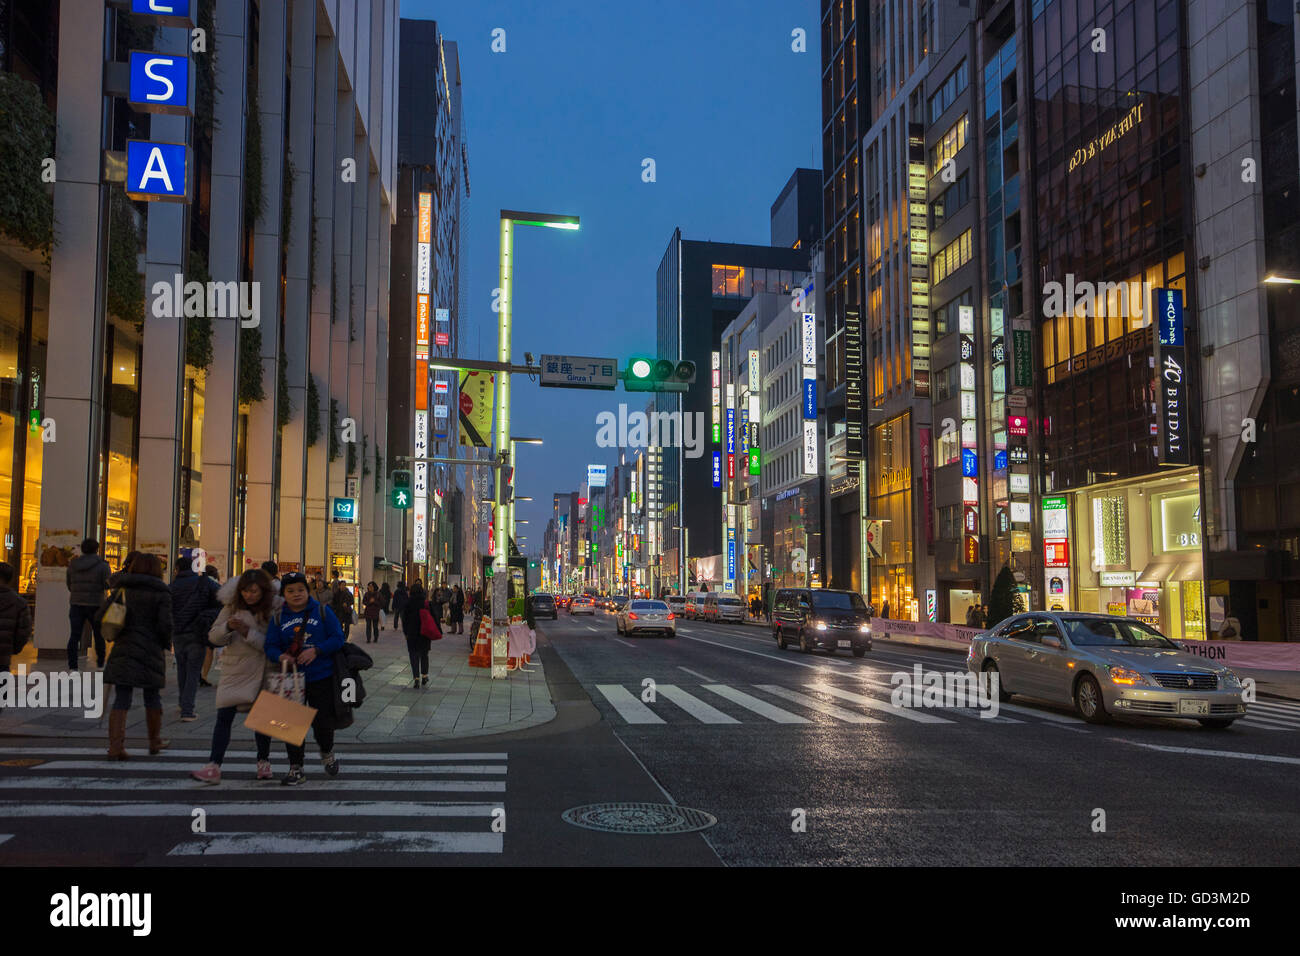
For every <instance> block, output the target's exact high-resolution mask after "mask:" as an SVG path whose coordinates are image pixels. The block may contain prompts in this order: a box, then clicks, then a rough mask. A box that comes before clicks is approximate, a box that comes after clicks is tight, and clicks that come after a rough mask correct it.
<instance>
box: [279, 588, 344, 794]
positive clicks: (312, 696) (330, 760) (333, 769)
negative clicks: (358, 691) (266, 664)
mask: <svg viewBox="0 0 1300 956" xmlns="http://www.w3.org/2000/svg"><path fill="white" fill-rule="evenodd" d="M280 594H281V596H282V597H283V598H284V606H283V607H281V608H280V611H279V613H278V614H277V615H276V616H275V617H272V618H271V624H270V627H268V628H267V631H266V645H265V646H266V656H267V657H268V658H270V659H271V660H272V661H273V662H275V663H277V664H280V663H285V662H292V663H296V664H297V665H298V669H299V670H300V671H301V672H302V675H303V680H304V681H305V682H306V688H305V692H306V697H307V706H308V707H314V708H316V717H315V719H314V720H312V723H311V729H312V735H313V736H314V737H315V738H316V743H317V745H318V746H319V747H320V753H321V760H322V761H323V762H324V764H325V772H326V773H327V774H329V775H330V776H331V777H333V776H336V775H337V774H338V772H339V761H338V758H337V757H335V756H334V655H335V654H336V653H338V652H339V651H340V650H342V648H343V645H344V643H346V639H345V638H344V636H343V628H342V627H341V626H340V625H339V619H338V618H337V617H335V616H334V612H333V611H332V610H330V609H329V607H328V606H326V605H323V604H321V603H320V602H319V601H317V600H316V599H315V598H314V597H312V596H311V592H310V591H309V590H308V588H307V577H306V575H303V574H299V573H291V574H286V575H285V576H284V577H283V578H281V579H280ZM286 747H287V748H288V751H289V775H288V776H287V777H285V778H284V779H283V780H281V781H280V782H281V783H282V784H284V785H285V786H287V787H296V786H297V785H298V784H300V783H302V782H303V781H304V780H306V775H305V774H304V773H303V769H302V762H303V754H304V750H305V748H304V747H294V746H293V745H291V744H286Z"/></svg>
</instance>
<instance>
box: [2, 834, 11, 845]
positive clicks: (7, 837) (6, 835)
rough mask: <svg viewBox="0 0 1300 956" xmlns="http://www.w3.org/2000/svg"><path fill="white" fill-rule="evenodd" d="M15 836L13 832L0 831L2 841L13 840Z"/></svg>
mask: <svg viewBox="0 0 1300 956" xmlns="http://www.w3.org/2000/svg"><path fill="white" fill-rule="evenodd" d="M13 838H14V835H13V834H12V833H0V843H7V842H8V841H10V840H12V839H13Z"/></svg>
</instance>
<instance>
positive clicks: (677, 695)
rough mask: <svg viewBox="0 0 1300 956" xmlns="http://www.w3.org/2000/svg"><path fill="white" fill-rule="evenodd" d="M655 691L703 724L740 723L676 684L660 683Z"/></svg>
mask: <svg viewBox="0 0 1300 956" xmlns="http://www.w3.org/2000/svg"><path fill="white" fill-rule="evenodd" d="M655 692H656V693H657V694H659V695H660V696H661V697H665V698H667V699H668V700H670V701H672V702H673V703H674V704H676V705H677V706H678V707H680V708H681V709H682V710H684V711H686V712H687V713H688V714H690V715H691V716H692V717H694V718H695V719H696V720H698V721H699V722H700V723H702V724H738V723H740V721H738V720H737V719H736V718H735V717H732V716H730V715H728V714H724V713H723V712H722V711H720V710H718V708H716V707H714V706H713V705H712V704H706V703H705V702H704V701H702V700H700V699H699V698H698V697H696V696H695V695H694V694H688V693H687V692H686V691H684V690H682V689H681V688H680V687H678V686H677V685H676V684H659V685H658V686H656V687H655Z"/></svg>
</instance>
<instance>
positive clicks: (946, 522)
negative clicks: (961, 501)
mask: <svg viewBox="0 0 1300 956" xmlns="http://www.w3.org/2000/svg"><path fill="white" fill-rule="evenodd" d="M961 531H962V527H961V505H945V506H944V507H942V508H940V509H939V540H940V541H959V540H961Z"/></svg>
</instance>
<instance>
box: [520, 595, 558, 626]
mask: <svg viewBox="0 0 1300 956" xmlns="http://www.w3.org/2000/svg"><path fill="white" fill-rule="evenodd" d="M528 603H529V604H530V605H531V606H532V609H533V617H534V618H538V617H549V618H550V619H551V620H552V621H558V620H559V619H560V615H559V612H558V611H556V609H555V597H554V595H551V594H530V595H529V596H528Z"/></svg>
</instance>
